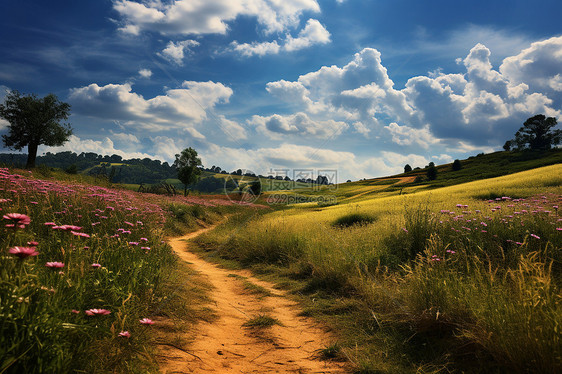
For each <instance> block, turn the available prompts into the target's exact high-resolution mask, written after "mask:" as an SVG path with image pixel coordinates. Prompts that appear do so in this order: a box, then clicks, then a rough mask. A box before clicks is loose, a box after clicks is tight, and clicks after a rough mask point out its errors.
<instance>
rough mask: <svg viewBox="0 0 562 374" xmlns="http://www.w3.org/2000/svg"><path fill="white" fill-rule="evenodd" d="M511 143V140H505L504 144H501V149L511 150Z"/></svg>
mask: <svg viewBox="0 0 562 374" xmlns="http://www.w3.org/2000/svg"><path fill="white" fill-rule="evenodd" d="M512 144H513V141H511V140H508V141H506V142H505V144H504V145H503V150H504V151H506V152H509V151H511V146H512Z"/></svg>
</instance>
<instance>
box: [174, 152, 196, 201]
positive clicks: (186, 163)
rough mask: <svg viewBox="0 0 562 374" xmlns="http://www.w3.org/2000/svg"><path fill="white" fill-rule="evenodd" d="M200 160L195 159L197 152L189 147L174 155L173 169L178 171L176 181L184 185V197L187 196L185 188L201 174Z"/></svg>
mask: <svg viewBox="0 0 562 374" xmlns="http://www.w3.org/2000/svg"><path fill="white" fill-rule="evenodd" d="M201 165H202V163H201V159H200V158H199V157H197V151H195V149H193V148H191V147H189V148H186V149H184V150H183V151H181V154H177V155H176V161H174V167H175V168H176V169H177V170H178V179H179V180H180V181H181V182H182V183H183V184H184V186H185V188H184V195H187V186H188V185H190V184H193V183H195V182H197V179H198V178H199V175H200V174H201V169H200V168H199V167H200V166H201Z"/></svg>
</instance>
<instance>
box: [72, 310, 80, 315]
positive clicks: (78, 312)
mask: <svg viewBox="0 0 562 374" xmlns="http://www.w3.org/2000/svg"><path fill="white" fill-rule="evenodd" d="M70 313H74V314H80V311H79V310H76V309H72V310H71V311H70Z"/></svg>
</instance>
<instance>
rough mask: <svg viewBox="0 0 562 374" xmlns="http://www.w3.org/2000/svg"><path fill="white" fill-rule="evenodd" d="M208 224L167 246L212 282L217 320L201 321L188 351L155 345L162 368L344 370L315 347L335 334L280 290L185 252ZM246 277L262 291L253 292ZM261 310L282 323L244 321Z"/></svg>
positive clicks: (176, 370) (325, 343)
mask: <svg viewBox="0 0 562 374" xmlns="http://www.w3.org/2000/svg"><path fill="white" fill-rule="evenodd" d="M210 229H212V227H210V228H206V229H202V230H199V231H197V232H194V233H191V234H188V235H186V236H183V237H179V238H174V239H171V240H170V245H171V246H172V248H173V249H174V251H175V252H176V253H177V254H178V255H179V256H180V258H181V259H182V260H184V261H186V262H188V263H190V264H191V265H190V266H191V267H192V268H193V269H194V270H197V271H199V272H200V273H201V274H202V275H204V276H205V277H206V278H207V279H208V281H209V283H211V284H212V286H213V290H212V294H211V298H212V300H213V304H211V306H212V309H213V310H214V313H216V314H217V315H218V319H216V320H215V321H214V322H212V323H206V322H201V323H199V325H198V330H197V332H196V334H195V339H194V340H193V342H192V343H191V344H190V345H189V346H188V348H187V350H177V349H174V348H173V347H170V346H165V345H164V346H161V347H159V350H160V355H159V356H160V357H161V359H160V362H159V364H160V368H161V371H162V373H167V374H171V373H259V374H262V373H302V374H304V373H346V372H347V371H346V370H345V367H346V366H345V364H343V363H340V362H332V361H322V360H320V359H318V358H317V354H318V350H320V349H323V348H326V347H327V346H329V345H330V344H331V343H333V342H334V338H333V336H331V334H329V333H328V332H327V331H326V329H325V328H322V327H321V326H320V325H319V324H318V323H315V322H314V321H313V320H311V319H310V318H306V317H301V316H299V309H298V307H297V304H296V303H295V302H293V301H291V300H289V299H288V298H287V297H285V295H284V292H282V291H279V290H277V289H275V288H273V285H272V284H270V283H268V282H264V281H261V280H259V279H256V278H254V277H253V276H252V275H251V273H250V272H248V271H235V270H225V269H221V268H219V267H217V266H216V265H214V264H211V263H209V262H207V261H205V260H203V259H201V258H199V257H198V256H197V255H195V254H193V253H191V252H189V240H190V239H192V238H194V237H195V236H197V235H199V234H202V233H203V232H205V231H208V230H210ZM248 282H249V283H250V284H253V285H255V286H258V287H262V289H261V291H260V292H255V289H254V292H251V287H248V284H249V283H248ZM249 288H250V291H249ZM264 289H265V290H264ZM266 295H269V296H266ZM259 315H267V316H270V317H273V318H276V319H277V320H279V321H280V323H281V325H273V326H271V327H267V328H248V327H244V326H243V324H244V323H245V322H247V321H248V320H250V319H252V318H254V317H256V316H259ZM186 334H187V332H186ZM189 335H190V336H191V337H193V332H189Z"/></svg>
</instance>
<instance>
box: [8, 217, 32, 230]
mask: <svg viewBox="0 0 562 374" xmlns="http://www.w3.org/2000/svg"><path fill="white" fill-rule="evenodd" d="M3 218H4V219H8V220H10V221H12V222H13V223H11V224H7V225H6V227H14V228H20V229H24V228H25V226H26V225H29V224H30V223H31V219H30V218H29V216H26V215H25V214H21V213H8V214H5V215H4V216H3Z"/></svg>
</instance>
